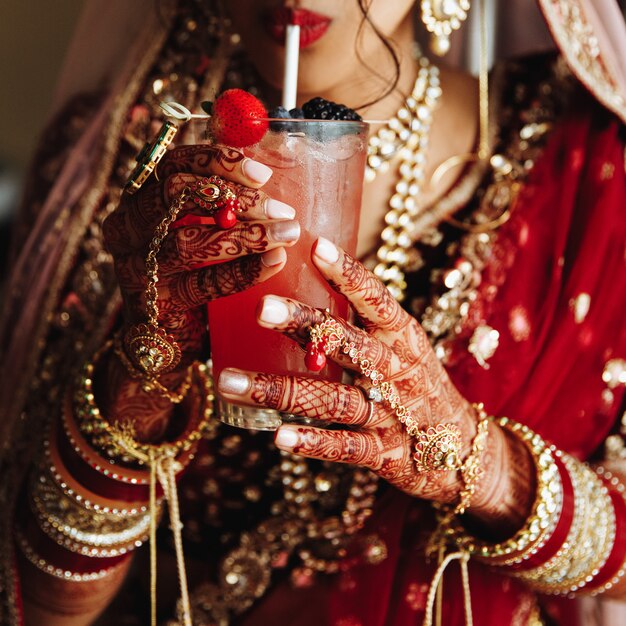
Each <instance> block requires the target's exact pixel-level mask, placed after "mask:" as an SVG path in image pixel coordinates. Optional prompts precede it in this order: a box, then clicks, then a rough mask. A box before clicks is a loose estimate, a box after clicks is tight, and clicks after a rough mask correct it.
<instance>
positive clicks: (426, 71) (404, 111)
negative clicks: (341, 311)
mask: <svg viewBox="0 0 626 626" xmlns="http://www.w3.org/2000/svg"><path fill="white" fill-rule="evenodd" d="M440 97H441V87H440V86H439V68H438V67H436V66H434V65H432V64H431V63H430V62H429V61H428V59H427V58H426V57H421V58H420V59H419V71H418V75H417V79H416V81H415V85H414V86H413V91H412V92H411V95H410V96H408V97H407V99H406V100H405V102H404V104H403V106H402V108H400V110H399V111H398V112H397V113H396V115H395V116H394V117H393V118H391V119H390V120H389V122H388V123H387V124H386V125H385V126H384V127H383V128H381V129H380V130H379V131H378V132H377V133H376V134H374V135H372V137H370V139H369V142H368V149H367V152H368V156H367V167H366V168H365V180H366V181H372V180H374V178H376V175H377V173H378V172H381V173H384V172H385V171H387V170H388V169H389V167H390V165H391V161H392V160H393V159H394V158H395V157H396V156H398V160H399V166H398V168H399V176H400V180H399V181H398V182H397V183H396V186H395V189H394V193H393V195H392V196H391V198H390V199H389V211H387V214H386V215H385V223H386V226H385V228H384V230H383V232H382V233H381V239H382V245H381V246H380V247H379V249H378V251H377V253H376V257H377V261H378V263H377V265H376V266H375V267H374V274H376V276H377V277H378V278H379V279H380V280H381V281H382V282H383V283H384V284H385V285H386V287H387V289H389V291H390V292H391V294H392V295H393V297H394V298H395V299H396V300H398V301H399V302H401V301H402V300H403V299H404V291H405V290H406V281H405V278H404V277H405V274H406V272H408V271H411V270H413V269H416V268H417V267H419V263H420V258H419V254H418V253H417V251H416V250H414V248H413V233H414V221H415V217H416V216H417V214H418V213H419V207H418V204H417V200H416V198H417V197H418V196H419V192H420V190H421V189H422V188H423V186H424V183H425V166H426V151H427V148H428V138H429V134H430V128H431V124H432V118H433V112H434V110H435V107H436V106H437V103H438V102H439V98H440Z"/></svg>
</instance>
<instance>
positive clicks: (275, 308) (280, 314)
mask: <svg viewBox="0 0 626 626" xmlns="http://www.w3.org/2000/svg"><path fill="white" fill-rule="evenodd" d="M288 317H289V309H288V308H287V305H286V304H285V303H284V302H283V301H282V300H278V299H277V298H272V296H265V298H263V304H262V306H261V312H260V313H259V319H260V320H261V321H262V322H266V323H267V324H282V323H283V322H286V321H287V318H288Z"/></svg>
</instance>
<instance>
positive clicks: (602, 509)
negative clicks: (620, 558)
mask: <svg viewBox="0 0 626 626" xmlns="http://www.w3.org/2000/svg"><path fill="white" fill-rule="evenodd" d="M563 463H564V464H565V467H566V469H567V471H568V473H569V475H570V477H571V479H572V484H573V486H574V519H573V521H572V525H571V527H570V531H569V533H568V535H567V539H566V540H565V542H564V543H563V545H562V546H561V548H560V549H559V551H558V552H557V553H556V554H555V555H554V556H553V557H552V558H551V559H550V560H548V561H547V562H545V563H543V564H542V565H540V566H539V567H536V568H533V569H530V570H525V571H523V572H519V573H516V574H515V576H517V577H518V578H521V579H522V580H524V581H525V582H526V583H527V584H528V585H530V586H531V587H532V588H533V589H534V590H536V591H539V592H540V593H546V594H553V595H568V594H570V593H574V592H576V591H579V590H580V589H582V588H583V587H584V586H585V585H587V584H588V583H590V582H591V581H592V580H593V578H594V577H595V576H597V575H598V572H599V571H600V569H601V568H602V566H603V565H604V563H605V562H606V560H607V559H608V558H609V555H610V554H611V550H612V548H613V544H614V541H615V526H616V524H615V511H614V509H613V504H612V501H611V497H610V495H609V492H608V489H607V488H606V486H605V485H604V484H603V483H602V481H601V480H600V479H599V478H598V476H597V475H596V473H595V472H594V471H593V470H592V469H590V468H589V467H588V466H587V465H585V464H584V463H581V462H580V461H577V460H575V459H573V458H572V457H571V456H569V455H563Z"/></svg>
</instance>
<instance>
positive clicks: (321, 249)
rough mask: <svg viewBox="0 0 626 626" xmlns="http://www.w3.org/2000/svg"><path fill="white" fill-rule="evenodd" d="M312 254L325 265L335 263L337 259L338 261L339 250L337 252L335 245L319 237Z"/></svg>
mask: <svg viewBox="0 0 626 626" xmlns="http://www.w3.org/2000/svg"><path fill="white" fill-rule="evenodd" d="M314 254H315V256H317V257H319V258H320V259H322V261H325V262H326V263H336V262H337V259H339V250H337V246H335V244H334V243H332V242H331V241H328V239H324V237H320V238H319V239H318V240H317V243H316V244H315V250H314Z"/></svg>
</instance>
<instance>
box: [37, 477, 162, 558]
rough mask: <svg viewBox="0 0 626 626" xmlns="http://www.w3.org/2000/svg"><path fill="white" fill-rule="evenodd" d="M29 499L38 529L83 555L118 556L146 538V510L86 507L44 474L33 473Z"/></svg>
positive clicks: (59, 543)
mask: <svg viewBox="0 0 626 626" xmlns="http://www.w3.org/2000/svg"><path fill="white" fill-rule="evenodd" d="M30 501H31V508H32V511H33V513H34V514H35V516H36V518H37V521H38V524H39V527H40V528H41V530H42V531H43V532H44V533H45V534H46V535H48V536H49V537H50V538H51V539H52V540H54V541H55V542H56V543H57V544H58V545H60V546H62V547H64V548H66V549H67V550H70V551H72V552H77V553H79V554H82V555H84V556H89V557H97V558H109V557H114V556H120V555H122V554H126V553H127V552H130V551H132V550H134V549H135V548H138V547H139V546H140V545H141V544H142V543H143V542H144V541H145V540H146V539H147V538H148V531H149V527H150V512H148V511H146V512H143V513H140V514H138V515H135V516H126V517H124V516H120V515H115V514H111V513H108V514H107V513H95V512H93V511H89V510H87V509H85V508H84V507H81V506H80V505H79V504H77V503H76V502H74V501H73V500H71V499H70V498H68V497H67V496H65V495H64V494H63V493H62V492H61V490H60V489H59V488H58V487H57V485H55V484H54V482H52V481H51V480H50V479H48V478H47V477H46V476H45V475H38V474H34V475H33V479H32V480H31V486H30Z"/></svg>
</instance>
